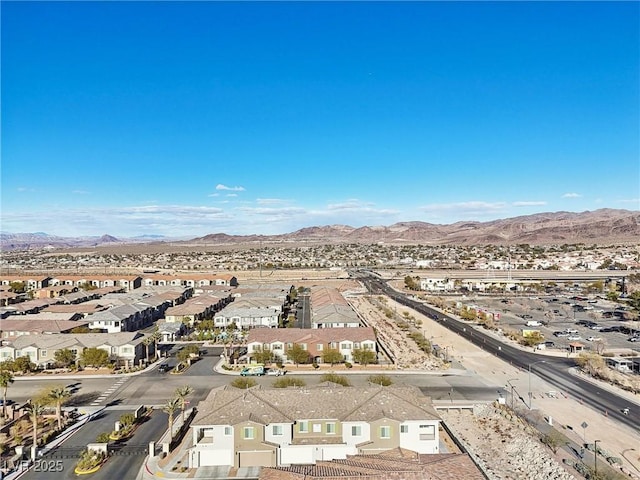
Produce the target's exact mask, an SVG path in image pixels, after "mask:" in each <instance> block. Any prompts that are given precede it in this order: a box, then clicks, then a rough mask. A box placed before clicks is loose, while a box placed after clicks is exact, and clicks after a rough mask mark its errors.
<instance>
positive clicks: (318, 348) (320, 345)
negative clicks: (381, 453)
mask: <svg viewBox="0 0 640 480" xmlns="http://www.w3.org/2000/svg"><path fill="white" fill-rule="evenodd" d="M316 350H317V351H318V352H321V351H322V344H321V343H319V344H317V345H316Z"/></svg>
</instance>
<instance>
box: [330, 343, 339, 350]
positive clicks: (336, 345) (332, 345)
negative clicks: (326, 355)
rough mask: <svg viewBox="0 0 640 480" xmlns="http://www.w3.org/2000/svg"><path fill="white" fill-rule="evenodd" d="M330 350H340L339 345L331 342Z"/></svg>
mask: <svg viewBox="0 0 640 480" xmlns="http://www.w3.org/2000/svg"><path fill="white" fill-rule="evenodd" d="M329 348H333V349H336V348H338V343H337V342H331V343H330V344H329Z"/></svg>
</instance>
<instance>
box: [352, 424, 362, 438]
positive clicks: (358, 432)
mask: <svg viewBox="0 0 640 480" xmlns="http://www.w3.org/2000/svg"><path fill="white" fill-rule="evenodd" d="M351 436H352V437H360V436H362V427H361V426H360V425H353V426H352V427H351Z"/></svg>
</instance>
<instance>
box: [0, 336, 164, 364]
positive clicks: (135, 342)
mask: <svg viewBox="0 0 640 480" xmlns="http://www.w3.org/2000/svg"><path fill="white" fill-rule="evenodd" d="M145 338H146V337H145V335H143V334H142V333H139V332H121V333H82V334H73V333H66V334H56V333H54V334H50V335H23V336H20V337H17V338H16V339H15V340H13V341H12V342H11V343H8V344H3V345H2V346H0V361H4V360H15V359H16V358H18V357H24V356H27V357H29V359H30V360H31V361H32V362H33V363H35V364H36V365H37V366H38V367H39V368H49V367H51V366H53V365H54V364H55V363H56V362H55V353H56V351H58V350H61V349H69V350H71V351H72V352H74V353H75V354H76V356H77V358H79V356H80V354H81V353H82V351H83V350H84V349H85V348H100V349H102V350H104V351H106V352H107V353H108V354H109V358H110V360H111V361H113V362H114V363H115V364H116V365H117V366H120V367H125V368H130V367H133V366H137V365H139V364H140V362H141V361H142V360H144V359H145V355H146V346H145V345H144V342H143V341H144V339H145ZM149 349H150V352H149V353H150V354H152V353H153V344H151V345H149Z"/></svg>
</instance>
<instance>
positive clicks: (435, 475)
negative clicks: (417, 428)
mask: <svg viewBox="0 0 640 480" xmlns="http://www.w3.org/2000/svg"><path fill="white" fill-rule="evenodd" d="M336 478H341V479H345V480H348V479H353V478H357V479H358V480H441V479H457V480H458V479H460V480H461V479H464V480H486V477H485V476H484V474H483V473H482V471H481V470H480V468H478V466H477V465H476V464H475V463H473V460H472V459H471V457H470V456H469V455H468V454H466V453H441V454H428V453H427V454H420V453H417V452H413V451H411V450H407V449H404V448H399V447H398V448H394V449H391V450H387V451H385V452H381V453H378V454H374V455H347V458H346V459H340V460H337V459H336V460H330V461H318V462H316V464H315V465H290V466H287V467H264V468H262V469H260V476H259V477H258V479H259V480H325V479H326V480H335V479H336Z"/></svg>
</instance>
